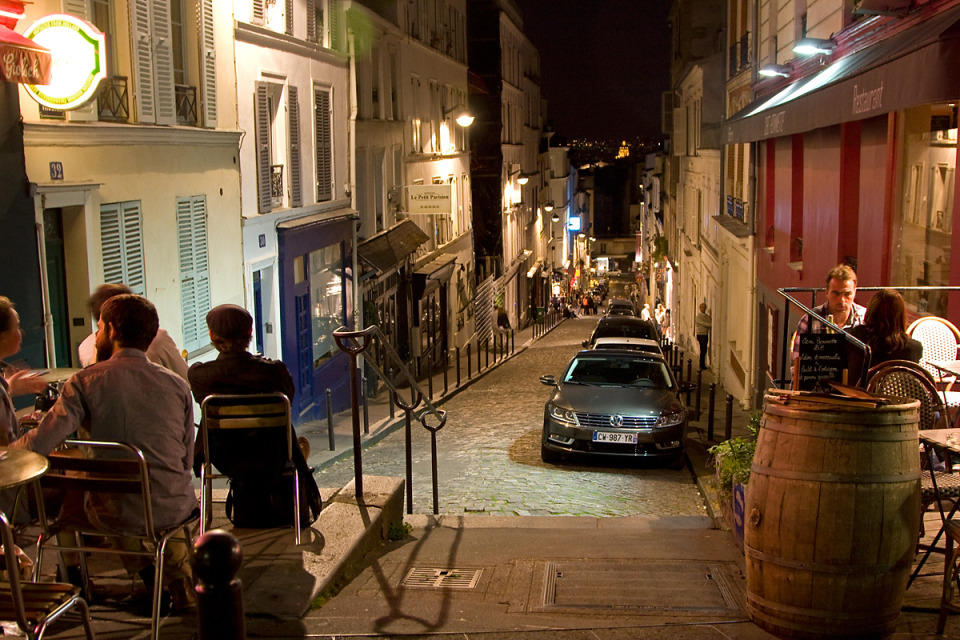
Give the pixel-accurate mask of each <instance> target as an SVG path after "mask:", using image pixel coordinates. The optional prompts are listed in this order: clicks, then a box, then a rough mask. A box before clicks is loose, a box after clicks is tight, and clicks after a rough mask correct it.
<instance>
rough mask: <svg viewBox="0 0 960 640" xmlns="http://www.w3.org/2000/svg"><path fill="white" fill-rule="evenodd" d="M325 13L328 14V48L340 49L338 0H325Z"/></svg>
mask: <svg viewBox="0 0 960 640" xmlns="http://www.w3.org/2000/svg"><path fill="white" fill-rule="evenodd" d="M327 13H329V14H330V19H329V22H330V48H331V49H333V50H334V51H341V50H342V49H341V47H340V2H339V0H327Z"/></svg>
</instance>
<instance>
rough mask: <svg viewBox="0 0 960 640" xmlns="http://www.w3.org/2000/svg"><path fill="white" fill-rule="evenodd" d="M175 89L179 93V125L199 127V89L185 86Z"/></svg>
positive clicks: (178, 86) (180, 85) (176, 86)
mask: <svg viewBox="0 0 960 640" xmlns="http://www.w3.org/2000/svg"><path fill="white" fill-rule="evenodd" d="M174 88H175V89H176V92H177V124H183V125H187V126H189V127H195V126H197V88H196V87H191V86H189V85H185V84H178V85H175V86H174Z"/></svg>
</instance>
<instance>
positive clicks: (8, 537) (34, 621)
mask: <svg viewBox="0 0 960 640" xmlns="http://www.w3.org/2000/svg"><path fill="white" fill-rule="evenodd" d="M0 537H2V539H3V556H4V558H5V560H6V562H5V565H6V571H7V573H6V576H5V578H6V579H5V580H0V619H2V620H15V621H16V623H17V626H18V627H19V628H20V630H21V631H23V632H24V634H25V635H26V637H27V638H28V639H29V640H39V638H42V637H43V633H44V632H45V631H46V630H47V625H48V624H49V623H51V622H53V621H54V620H56V619H57V618H59V617H60V616H61V615H63V614H64V613H66V612H67V611H70V610H71V609H73V608H74V607H76V608H77V610H78V611H79V613H80V620H81V622H82V623H83V630H84V632H85V633H86V635H87V638H88V640H94V638H95V637H96V636H95V635H94V633H93V627H92V626H91V625H90V612H89V610H88V608H87V603H86V601H85V600H84V599H83V598H81V597H80V589H79V588H78V587H75V586H73V585H72V584H66V583H62V582H34V581H31V580H24V579H23V578H21V577H20V566H19V562H18V560H17V548H16V545H14V542H13V530H12V528H11V527H10V522H9V521H8V520H7V516H6V514H4V513H3V512H0Z"/></svg>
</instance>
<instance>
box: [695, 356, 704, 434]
mask: <svg viewBox="0 0 960 640" xmlns="http://www.w3.org/2000/svg"><path fill="white" fill-rule="evenodd" d="M702 381H703V371H701V370H700V369H697V413H696V417H695V418H694V420H696V421H697V422H700V395H701V393H700V390H701V389H703V384H702Z"/></svg>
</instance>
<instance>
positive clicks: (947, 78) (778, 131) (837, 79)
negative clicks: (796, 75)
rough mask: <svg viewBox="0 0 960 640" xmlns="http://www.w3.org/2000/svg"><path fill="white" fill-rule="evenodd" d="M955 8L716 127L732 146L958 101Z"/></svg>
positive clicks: (959, 40)
mask: <svg viewBox="0 0 960 640" xmlns="http://www.w3.org/2000/svg"><path fill="white" fill-rule="evenodd" d="M958 21H960V7H953V8H952V9H949V10H947V11H945V12H943V13H942V14H940V15H938V16H935V17H933V18H930V19H929V20H926V21H925V22H922V23H920V24H918V25H916V26H914V27H910V28H908V29H905V30H903V31H901V32H900V33H898V34H896V35H894V36H891V37H889V38H886V39H885V40H882V41H880V42H878V43H876V44H874V45H870V46H868V47H866V48H864V49H861V50H860V51H856V52H854V53H851V54H849V55H846V56H844V57H842V58H840V59H839V60H836V61H835V62H833V63H832V64H830V66H828V67H825V68H824V69H823V70H821V71H819V72H817V73H815V74H813V75H811V76H808V77H806V78H803V79H801V80H798V81H796V82H794V83H792V84H790V85H789V86H787V87H786V88H784V89H783V90H781V91H779V92H778V93H776V94H775V95H773V96H769V95H768V96H765V97H763V98H760V99H758V100H755V101H754V102H753V103H751V104H750V105H748V106H747V107H745V108H744V109H741V110H740V111H739V112H738V113H737V114H736V115H735V116H733V117H732V118H731V119H730V120H728V121H727V122H725V123H724V124H723V127H722V129H723V130H722V133H721V142H723V143H724V144H735V143H740V142H752V141H754V140H763V139H765V138H773V137H779V136H788V135H792V134H795V133H802V132H804V131H812V130H814V129H819V128H821V127H827V126H831V125H835V124H839V123H841V122H851V121H854V120H862V119H865V118H870V117H873V116H876V115H881V114H884V113H889V112H891V111H896V110H899V109H906V108H909V107H915V106H917V105H921V104H930V103H935V102H946V101H949V100H956V99H957V98H958V97H960V73H957V72H956V64H957V60H960V24H958Z"/></svg>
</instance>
